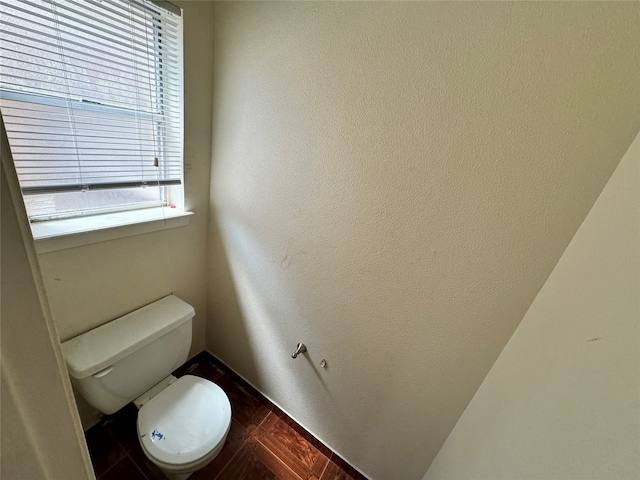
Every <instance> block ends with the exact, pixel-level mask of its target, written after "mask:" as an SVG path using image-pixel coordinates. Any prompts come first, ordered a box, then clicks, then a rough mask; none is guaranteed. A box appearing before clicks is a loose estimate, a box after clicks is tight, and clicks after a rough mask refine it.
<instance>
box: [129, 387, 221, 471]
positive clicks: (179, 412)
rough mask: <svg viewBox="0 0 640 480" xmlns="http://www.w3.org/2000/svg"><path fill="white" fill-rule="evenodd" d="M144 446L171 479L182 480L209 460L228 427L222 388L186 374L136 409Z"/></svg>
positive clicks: (215, 452)
mask: <svg viewBox="0 0 640 480" xmlns="http://www.w3.org/2000/svg"><path fill="white" fill-rule="evenodd" d="M137 426H138V438H139V440H140V445H141V446H142V451H143V452H144V454H145V455H146V456H147V458H148V459H149V460H150V461H151V462H153V463H154V464H155V465H156V466H158V468H160V469H161V470H162V471H163V473H164V474H165V475H166V476H167V477H168V478H170V479H172V480H184V479H186V478H188V477H189V475H190V474H191V473H193V472H195V471H196V470H200V469H201V468H203V467H204V466H205V465H207V464H208V463H209V462H210V461H211V460H213V459H214V458H215V457H216V456H217V455H218V453H219V452H220V450H222V447H223V446H224V442H225V439H226V438H227V434H228V433H229V428H230V426H231V404H230V403H229V399H228V398H227V396H226V395H225V393H224V391H223V390H222V389H221V388H220V387H219V386H217V385H216V384H215V383H213V382H210V381H209V380H205V379H204V378H200V377H195V376H192V375H185V376H183V377H180V378H179V379H178V380H177V381H176V382H175V383H172V384H171V385H170V386H168V387H167V388H165V389H164V390H162V391H161V392H160V393H158V394H157V395H155V396H154V397H153V398H151V399H150V400H149V401H148V402H147V403H145V404H144V405H143V406H142V407H141V408H140V411H139V412H138V420H137Z"/></svg>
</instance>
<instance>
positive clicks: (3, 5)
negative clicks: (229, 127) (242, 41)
mask: <svg viewBox="0 0 640 480" xmlns="http://www.w3.org/2000/svg"><path fill="white" fill-rule="evenodd" d="M169 9H170V10H169ZM0 112H1V113H2V118H3V120H4V122H5V127H6V130H7V136H8V138H9V144H10V147H11V151H12V154H13V158H14V162H15V165H16V170H17V172H18V178H19V180H20V186H21V188H22V192H23V195H24V198H25V204H26V206H27V210H28V213H29V217H30V218H31V220H32V221H38V220H50V219H55V218H62V217H73V216H79V215H91V214H96V213H105V212H113V211H122V210H127V209H140V208H145V207H153V206H161V205H168V204H171V203H181V199H180V200H176V195H179V196H180V197H181V195H182V187H181V183H182V156H183V145H182V138H183V134H182V125H183V120H182V19H181V17H180V10H179V9H178V8H177V7H174V6H173V5H171V4H169V3H168V2H148V1H146V0H0Z"/></svg>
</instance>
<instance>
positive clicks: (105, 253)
mask: <svg viewBox="0 0 640 480" xmlns="http://www.w3.org/2000/svg"><path fill="white" fill-rule="evenodd" d="M178 3H179V4H180V5H181V6H184V8H185V10H184V22H185V23H184V51H185V74H184V76H185V87H184V91H185V207H186V209H187V210H190V211H193V212H194V213H195V215H194V216H192V217H191V223H190V225H189V226H187V227H180V228H176V229H172V230H166V231H161V232H155V233H149V234H144V235H138V236H134V237H128V238H122V239H118V240H111V241H108V242H102V243H97V244H93V245H88V246H82V247H77V248H71V249H67V250H60V251H56V252H51V253H45V254H41V255H40V256H39V260H40V264H41V267H42V272H43V276H44V279H45V282H46V288H47V292H48V294H49V297H50V299H51V308H52V311H53V316H54V318H55V321H56V324H57V327H58V330H59V332H60V337H61V339H62V340H63V341H64V340H67V339H69V338H72V337H74V336H76V335H78V334H80V333H83V332H85V331H87V330H90V329H91V328H94V327H96V326H98V325H101V324H103V323H105V322H107V321H109V320H112V319H113V318H116V317H118V316H120V315H123V314H125V313H127V312H130V311H132V310H135V309H136V308H139V307H141V306H143V305H145V304H147V303H150V302H152V301H154V300H157V299H159V298H161V297H162V296H164V295H168V294H169V293H171V292H174V293H175V294H176V295H178V296H179V297H181V298H182V299H184V300H185V301H187V302H189V303H190V304H192V305H193V306H194V307H195V309H196V317H195V319H194V332H193V333H194V336H193V348H192V353H197V352H199V351H200V350H202V349H203V348H204V338H205V333H204V332H205V328H206V295H207V290H206V281H207V278H206V235H207V223H208V213H207V212H208V200H209V172H210V169H211V117H212V114H211V106H212V99H211V97H212V92H211V84H212V59H211V48H212V34H213V32H212V30H211V28H210V25H211V23H212V18H211V14H212V8H211V5H210V4H208V3H198V2H184V3H182V2H178Z"/></svg>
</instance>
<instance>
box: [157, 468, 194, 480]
mask: <svg viewBox="0 0 640 480" xmlns="http://www.w3.org/2000/svg"><path fill="white" fill-rule="evenodd" d="M160 471H162V473H164V476H165V477H167V478H168V479H169V480H187V478H189V477H190V476H191V475H192V474H193V473H194V472H191V473H172V472H167V471H166V470H162V469H160Z"/></svg>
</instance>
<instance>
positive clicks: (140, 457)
mask: <svg viewBox="0 0 640 480" xmlns="http://www.w3.org/2000/svg"><path fill="white" fill-rule="evenodd" d="M128 454H129V457H130V458H131V460H133V462H134V463H135V464H136V465H137V467H138V468H139V469H140V471H141V472H142V473H144V476H145V477H146V478H147V480H167V477H166V476H165V475H164V474H163V473H162V471H161V470H160V469H159V468H158V467H156V465H155V464H154V463H153V462H152V461H151V460H149V459H148V458H147V456H146V455H145V454H144V452H143V451H142V447H141V446H140V444H139V443H138V445H137V446H136V447H135V448H133V449H132V450H130V451H129V453H128Z"/></svg>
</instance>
